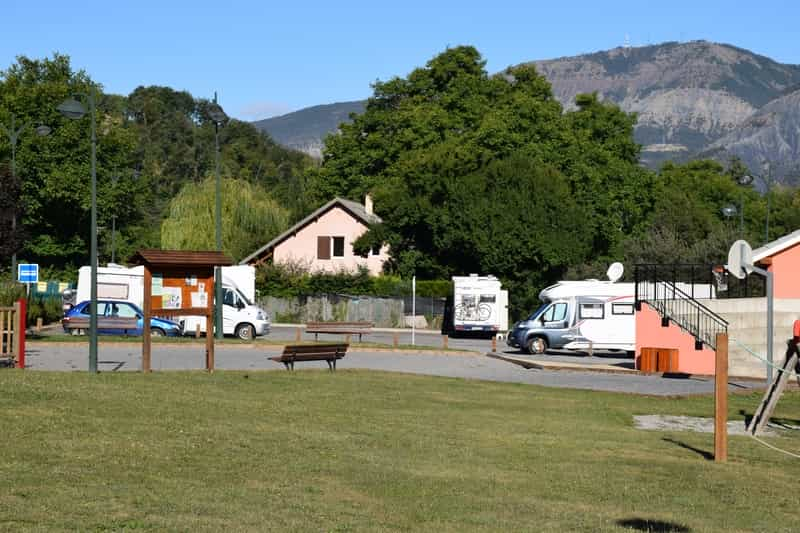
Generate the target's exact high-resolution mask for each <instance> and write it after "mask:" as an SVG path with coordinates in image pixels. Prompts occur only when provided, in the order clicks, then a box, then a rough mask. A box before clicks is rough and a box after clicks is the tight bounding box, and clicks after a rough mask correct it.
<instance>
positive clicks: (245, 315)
mask: <svg viewBox="0 0 800 533" xmlns="http://www.w3.org/2000/svg"><path fill="white" fill-rule="evenodd" d="M222 294H223V295H222V304H223V306H222V331H223V333H224V334H226V335H236V336H237V337H239V338H241V339H252V338H254V337H256V336H260V335H266V334H267V333H269V328H270V321H269V317H268V316H267V313H266V312H265V311H264V310H263V309H261V308H259V307H257V306H256V305H255V304H254V303H253V301H254V300H255V268H254V267H252V266H248V265H236V266H230V267H222ZM97 297H98V298H102V299H107V300H122V301H128V302H133V303H135V304H136V305H138V306H139V307H143V304H144V267H143V266H137V267H133V268H126V267H124V266H121V265H116V264H113V263H112V264H109V265H108V266H107V267H99V268H98V269H97ZM90 298H91V267H88V266H84V267H81V268H80V269H79V270H78V287H77V288H76V290H75V294H74V295H73V296H72V303H73V304H77V303H79V302H82V301H84V300H89V299H90ZM175 321H177V322H179V323H180V324H181V325H182V327H183V328H182V329H183V334H184V335H193V334H194V333H195V332H196V328H197V325H198V324H199V325H200V332H201V333H205V331H206V319H205V318H204V317H199V316H185V317H175Z"/></svg>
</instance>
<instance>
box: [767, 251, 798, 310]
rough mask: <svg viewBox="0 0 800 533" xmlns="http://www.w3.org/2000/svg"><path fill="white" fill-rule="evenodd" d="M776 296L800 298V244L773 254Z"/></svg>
mask: <svg viewBox="0 0 800 533" xmlns="http://www.w3.org/2000/svg"><path fill="white" fill-rule="evenodd" d="M768 270H770V271H771V272H772V273H773V280H774V283H775V286H774V291H775V292H774V296H775V298H800V244H795V245H794V246H792V247H789V248H787V249H785V250H783V251H782V252H779V253H777V254H775V255H773V256H772V264H771V265H770V266H769V267H768Z"/></svg>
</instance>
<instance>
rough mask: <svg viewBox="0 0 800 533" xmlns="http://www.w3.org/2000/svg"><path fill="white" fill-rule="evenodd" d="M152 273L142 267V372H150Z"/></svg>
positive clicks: (146, 267) (147, 266)
mask: <svg viewBox="0 0 800 533" xmlns="http://www.w3.org/2000/svg"><path fill="white" fill-rule="evenodd" d="M152 293H153V273H152V272H150V265H145V266H144V309H143V311H144V317H143V318H142V372H145V373H147V372H150V342H151V339H150V315H151V314H152V313H153V298H152Z"/></svg>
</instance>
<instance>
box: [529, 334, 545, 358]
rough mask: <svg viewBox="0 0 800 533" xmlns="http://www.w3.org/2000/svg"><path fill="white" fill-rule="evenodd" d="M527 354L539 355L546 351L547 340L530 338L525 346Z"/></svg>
mask: <svg viewBox="0 0 800 533" xmlns="http://www.w3.org/2000/svg"><path fill="white" fill-rule="evenodd" d="M525 348H527V350H528V353H529V354H534V355H539V354H543V353H544V352H546V351H547V339H545V338H544V337H531V338H530V339H528V342H527V343H526V344H525Z"/></svg>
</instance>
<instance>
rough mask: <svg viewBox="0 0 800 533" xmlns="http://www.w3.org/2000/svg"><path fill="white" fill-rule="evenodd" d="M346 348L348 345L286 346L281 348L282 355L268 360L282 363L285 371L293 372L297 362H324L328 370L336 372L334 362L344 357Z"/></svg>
mask: <svg viewBox="0 0 800 533" xmlns="http://www.w3.org/2000/svg"><path fill="white" fill-rule="evenodd" d="M348 347H349V345H348V344H300V345H287V346H285V347H284V348H283V353H282V354H280V355H276V356H273V357H270V359H271V360H272V361H275V362H277V363H283V364H284V365H285V366H286V370H294V364H295V362H298V361H325V362H327V363H328V369H329V370H330V371H331V372H333V371H334V370H336V361H337V360H338V359H341V358H343V357H344V356H345V354H346V353H347V348H348Z"/></svg>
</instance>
